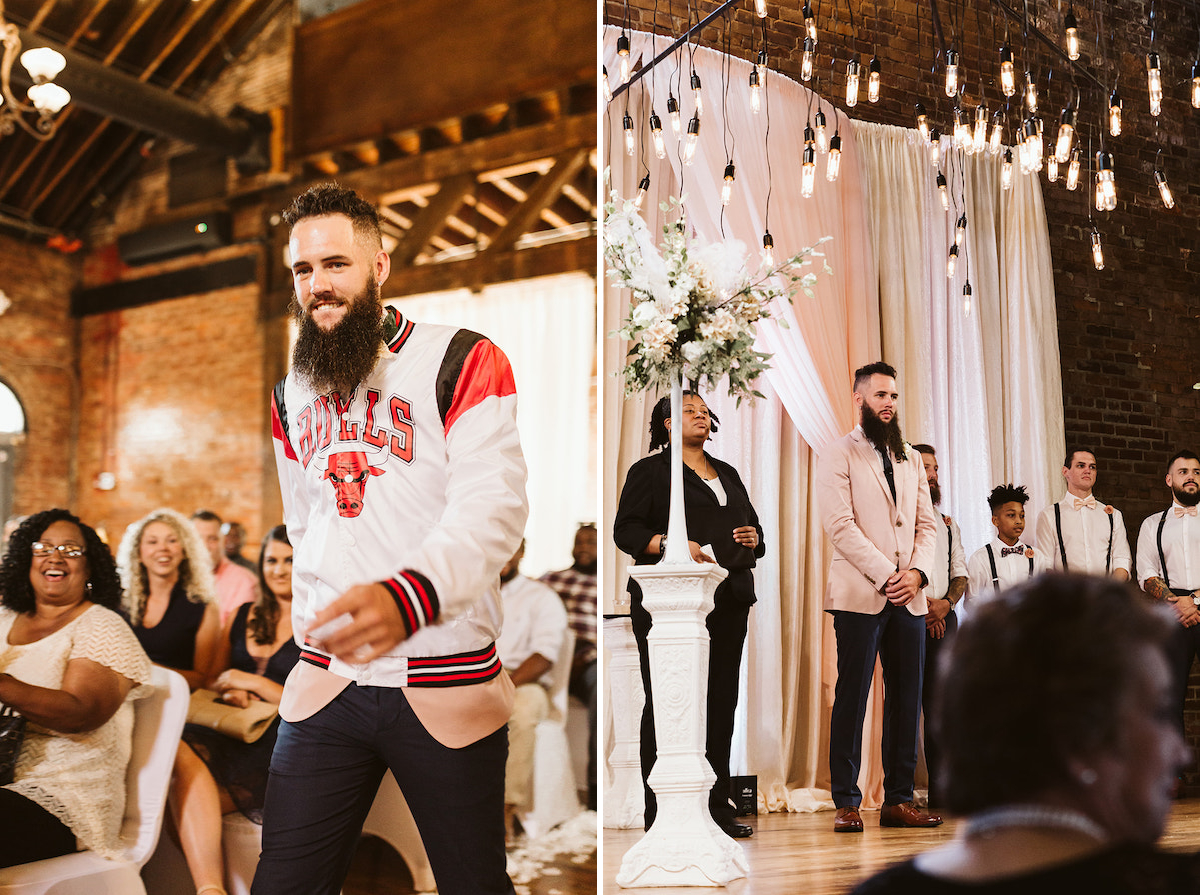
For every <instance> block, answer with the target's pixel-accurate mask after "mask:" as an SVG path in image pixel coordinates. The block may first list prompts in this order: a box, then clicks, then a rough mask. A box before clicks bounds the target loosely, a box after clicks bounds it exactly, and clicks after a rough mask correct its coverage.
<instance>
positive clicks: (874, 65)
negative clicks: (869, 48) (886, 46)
mask: <svg viewBox="0 0 1200 895" xmlns="http://www.w3.org/2000/svg"><path fill="white" fill-rule="evenodd" d="M867 71H868V75H867V101H868V102H872V103H877V102H879V79H880V73H881V71H882V69H881V68H880V66H879V57H878V56H872V57H871V64H870V65H868V66H867Z"/></svg>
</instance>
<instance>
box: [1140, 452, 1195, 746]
mask: <svg viewBox="0 0 1200 895" xmlns="http://www.w3.org/2000/svg"><path fill="white" fill-rule="evenodd" d="M1167 487H1168V488H1170V489H1171V494H1172V496H1173V498H1174V499H1173V500H1172V502H1171V506H1169V507H1167V508H1166V509H1165V510H1163V511H1162V512H1161V513H1154V514H1152V515H1150V516H1147V517H1146V519H1145V520H1144V521H1143V522H1142V528H1141V530H1140V531H1139V532H1138V544H1137V568H1138V577H1139V583H1140V584H1141V585H1142V589H1143V590H1144V591H1145V592H1146V593H1147V594H1149V595H1150V596H1151V597H1153V598H1154V599H1156V600H1162V601H1164V602H1168V603H1171V604H1172V605H1173V606H1174V608H1175V614H1176V615H1177V616H1178V618H1179V629H1178V630H1177V631H1176V632H1175V637H1174V639H1173V640H1172V643H1171V654H1172V656H1171V658H1172V664H1173V665H1174V671H1175V675H1176V686H1177V688H1178V689H1177V694H1178V695H1177V699H1178V702H1177V705H1178V709H1179V716H1178V724H1179V728H1180V730H1182V729H1183V705H1184V702H1185V701H1186V700H1187V683H1188V673H1189V672H1190V671H1191V668H1192V659H1193V658H1195V656H1196V655H1197V652H1200V609H1198V608H1197V604H1198V603H1200V517H1198V516H1197V514H1196V505H1197V504H1200V457H1197V456H1196V454H1195V453H1193V452H1192V451H1188V450H1183V451H1180V452H1179V453H1177V454H1176V455H1175V456H1174V457H1172V458H1171V462H1170V463H1169V464H1168V465H1167Z"/></svg>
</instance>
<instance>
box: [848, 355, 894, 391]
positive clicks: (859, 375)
mask: <svg viewBox="0 0 1200 895" xmlns="http://www.w3.org/2000/svg"><path fill="white" fill-rule="evenodd" d="M876 374H879V375H880V376H891V377H892V378H893V379H895V378H896V368H895V367H893V366H892V365H891V364H889V363H887V362H886V361H881V360H877V361H875V363H873V364H867V365H866V366H865V367H859V368H858V369H857V370H855V371H854V391H858V389H859V386H861V385H862V384H863V383H865V382H867V381H869V380H870V378H871V377H872V376H874V375H876Z"/></svg>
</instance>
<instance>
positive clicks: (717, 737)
mask: <svg viewBox="0 0 1200 895" xmlns="http://www.w3.org/2000/svg"><path fill="white" fill-rule="evenodd" d="M681 422H682V426H683V432H682V437H683V466H684V468H683V501H684V510H685V515H686V517H687V533H688V548H689V551H690V553H691V555H692V559H694V560H696V561H697V562H714V561H715V562H716V563H718V564H719V565H720V566H721V567H722V568H724V569H725V570H727V571H728V572H729V575H728V577H727V578H726V579H725V580H724V581H723V582H721V584H720V585H719V586H718V587H717V590H716V594H715V595H714V598H713V599H714V606H713V610H712V612H710V613H709V615H708V620H707V627H708V634H709V661H708V733H707V740H708V742H707V750H706V754H707V758H708V763H709V764H710V765H711V766H712V769H713V773H715V774H716V775H717V779H716V782H715V783H714V784H713V788H712V791H711V792H710V794H709V800H708V804H709V811H710V812H711V813H712V816H713V820H715V821H716V823H717V825H718V826H719V827H720V828H721V829H722V830H724V831H725V832H726V833H727V834H729V835H730V836H733V837H734V838H738V839H741V838H745V837H747V836H750V835H751V834H752V833H753V830H752V829H751V828H750V827H749V826H747V825H745V824H740V823H737V822H735V821H734V812H733V807H732V806H731V805H730V802H729V795H730V793H729V751H730V743H731V741H732V739H733V716H734V712H735V710H736V709H737V697H738V670H739V668H740V667H741V663H742V645H743V643H745V640H746V626H747V622H748V619H749V614H750V607H751V606H752V605H753V604H754V601H755V597H754V574H753V572H752V571H751V569H753V568H754V563H755V560H756V559H757V558H758V557H761V556H762V555H763V554H764V553H765V552H766V550H765V548H764V546H763V540H762V527H761V526H760V525H759V524H758V514H757V513H755V512H754V507H753V506H752V505H751V503H750V495H749V494H748V493H747V492H746V486H745V485H743V484H742V480H741V478H740V477H739V476H738V474H737V471H736V470H735V469H734V468H733V467H732V466H730V465H729V464H728V463H723V462H722V461H720V460H717V459H716V458H714V457H711V456H710V455H709V454H707V453H706V452H705V450H704V443H705V442H706V441H707V440H708V438H709V434H710V433H711V432H715V431H716V424H717V419H716V417H714V416H712V414H710V413H709V410H708V406H707V405H706V404H705V403H704V400H703V399H702V398H701V397H700V396H699V395H697V394H695V393H693V392H684V394H683V413H682V421H681ZM670 430H671V399H670V398H663V399H662V400H661V401H659V402H658V404H657V405H656V406H655V408H654V412H653V413H652V414H651V417H650V450H651V452H652V453H651V454H650V456H648V457H645V458H643V459H641V460H639V461H638V462H637V463H635V464H633V466H632V467H630V469H629V474H628V476H626V478H625V487H624V488H623V489H622V491H621V500H620V502H619V504H618V505H617V515H616V519H615V520H614V523H613V539H614V540H615V541H616V544H617V546H618V547H619V548H621V550H623V551H624V552H625V553H628V554H629V555H630V556H632V557H633V559H634V562H635V563H636V564H637V565H644V564H647V563H655V562H658V561H659V560H660V559H661V558H662V555H663V553H664V552H665V551H666V539H667V538H666V532H667V518H668V516H669V514H670V490H671V451H670V448H669V447H668V446H667V445H669V442H670ZM660 447H662V448H663V450H661V451H659V452H658V453H653V452H654V451H656V450H657V449H658V448H660ZM706 545H707V546H711V548H712V551H713V553H714V554H715V556H708V555H707V554H706V553H705V552H704V551H703V549H702V547H703V546H706ZM628 588H629V596H630V602H631V606H630V616H631V620H632V622H633V633H634V637H635V638H636V639H637V644H638V657H639V659H640V661H641V669H642V685H643V687H644V688H645V691H646V707H645V709H644V710H643V712H642V732H641V757H642V782H643V784H645V781H646V779H647V778H648V777H649V776H650V771H651V769H652V768H653V767H654V761H655V758H656V757H657V752H658V749H657V745H656V743H655V739H654V706H653V702H652V700H651V695H650V659H649V655H650V654H649V650H648V647H647V636H648V635H649V633H650V622H651V619H650V613H649V612H647V611H646V609H645V608H644V607H643V606H642V591H641V588H640V587H639V586H638V584H637V582H636V581H634V580H633V579H632V578H630V579H629V585H628ZM645 792H646V813H645V824H646V829H650V824H651V823H653V822H654V816H655V813H656V810H657V806H656V803H655V798H654V792H653V790H651V789H650V787H649V785H648V784H647V785H645Z"/></svg>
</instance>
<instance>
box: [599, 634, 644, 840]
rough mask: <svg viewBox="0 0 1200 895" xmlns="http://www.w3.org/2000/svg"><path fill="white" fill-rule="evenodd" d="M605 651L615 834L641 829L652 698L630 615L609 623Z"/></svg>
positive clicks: (610, 813)
mask: <svg viewBox="0 0 1200 895" xmlns="http://www.w3.org/2000/svg"><path fill="white" fill-rule="evenodd" d="M604 652H605V653H606V655H605V662H604V668H605V673H606V675H607V678H608V688H609V705H610V707H611V711H610V713H609V717H610V718H612V725H613V749H612V753H611V754H610V755H609V757H608V764H609V766H610V767H611V768H612V783H611V784H610V785H609V787H608V789H606V790H605V791H604V826H605V827H607V828H608V829H610V830H640V829H641V828H642V823H643V817H644V812H645V809H646V796H645V793H643V791H642V758H641V753H640V752H639V751H638V743H639V741H640V739H641V720H642V707H643V706H644V705H645V703H646V694H645V692H644V691H643V689H642V672H641V668H640V667H639V665H638V653H637V641H636V640H635V639H634V637H633V624H632V623H631V622H630V620H629V616H628V615H618V616H609V617H607V618H605V619H604Z"/></svg>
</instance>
